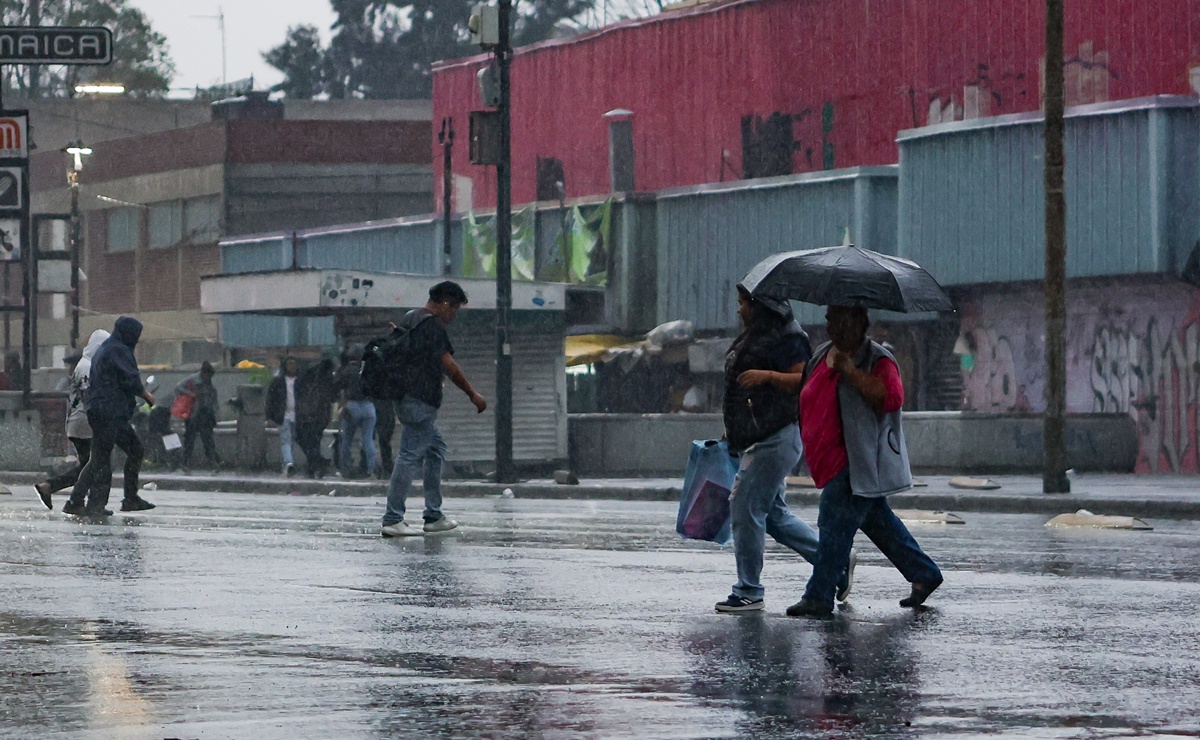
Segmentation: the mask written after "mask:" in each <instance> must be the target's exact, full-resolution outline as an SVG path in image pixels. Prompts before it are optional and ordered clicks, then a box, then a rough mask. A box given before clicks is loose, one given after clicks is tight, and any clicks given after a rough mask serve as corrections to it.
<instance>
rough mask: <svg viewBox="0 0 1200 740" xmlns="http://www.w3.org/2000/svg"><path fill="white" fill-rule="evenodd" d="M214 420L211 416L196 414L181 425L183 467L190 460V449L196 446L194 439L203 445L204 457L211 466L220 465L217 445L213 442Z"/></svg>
mask: <svg viewBox="0 0 1200 740" xmlns="http://www.w3.org/2000/svg"><path fill="white" fill-rule="evenodd" d="M215 427H216V419H213V418H212V414H203V413H201V414H197V415H194V416H192V418H190V419H188V420H187V421H185V422H184V423H183V465H184V467H187V464H188V462H189V461H190V460H191V459H192V448H193V447H195V446H196V437H199V438H200V444H202V445H204V456H205V457H207V458H208V461H209V462H210V463H212V464H213V465H220V464H221V458H220V457H218V456H217V445H216V444H215V443H214V442H213V428H215Z"/></svg>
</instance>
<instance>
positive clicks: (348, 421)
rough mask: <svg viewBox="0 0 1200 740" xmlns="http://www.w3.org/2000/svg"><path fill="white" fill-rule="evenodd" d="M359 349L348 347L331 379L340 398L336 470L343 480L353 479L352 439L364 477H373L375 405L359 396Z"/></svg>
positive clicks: (360, 366)
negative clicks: (357, 438)
mask: <svg viewBox="0 0 1200 740" xmlns="http://www.w3.org/2000/svg"><path fill="white" fill-rule="evenodd" d="M361 370H362V348H361V347H352V348H350V349H348V350H346V352H345V353H343V355H342V366H341V367H340V368H338V372H337V375H336V376H334V390H335V391H336V392H337V393H338V394H339V395H340V405H341V409H340V411H339V413H338V415H339V417H340V418H341V439H340V440H339V442H340V444H339V447H340V449H339V450H338V453H339V458H340V459H339V468H340V472H341V474H342V477H343V478H351V477H353V476H354V475H355V469H354V461H353V460H352V457H353V455H352V453H353V450H354V436H355V435H356V434H358V435H360V436H361V437H362V442H361V447H362V454H363V462H364V463H365V467H366V472H367V477H368V478H373V477H374V476H375V462H376V456H375V404H374V403H372V402H371V401H370V399H368V398H367V397H366V396H365V395H363V392H362V378H361V375H360V373H361Z"/></svg>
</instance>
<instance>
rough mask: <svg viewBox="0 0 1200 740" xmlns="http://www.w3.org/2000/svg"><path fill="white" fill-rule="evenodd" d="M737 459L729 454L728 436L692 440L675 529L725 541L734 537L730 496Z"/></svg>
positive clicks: (686, 534)
mask: <svg viewBox="0 0 1200 740" xmlns="http://www.w3.org/2000/svg"><path fill="white" fill-rule="evenodd" d="M736 474H737V461H735V460H734V459H733V458H732V457H730V455H729V445H728V444H727V443H726V442H725V440H721V441H717V440H714V439H707V440H706V439H698V440H696V441H694V442H692V452H691V454H690V455H689V456H688V466H687V474H686V475H685V476H684V478H683V492H682V494H681V495H680V497H679V516H678V517H677V518H676V519H675V531H676V532H678V533H679V534H680V536H682V537H684V538H685V539H689V540H708V541H709V542H716V543H717V544H719V545H724V544H725V543H726V542H729V540H730V538H731V537H732V534H733V533H732V525H731V523H730V519H729V496H730V495H731V494H732V492H733V478H734V476H735V475H736Z"/></svg>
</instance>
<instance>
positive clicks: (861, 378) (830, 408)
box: [787, 306, 942, 617]
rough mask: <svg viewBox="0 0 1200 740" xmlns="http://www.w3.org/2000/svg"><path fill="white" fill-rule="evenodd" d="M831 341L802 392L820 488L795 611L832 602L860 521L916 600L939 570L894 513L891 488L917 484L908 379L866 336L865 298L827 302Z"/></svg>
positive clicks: (825, 607)
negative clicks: (812, 549) (855, 303)
mask: <svg viewBox="0 0 1200 740" xmlns="http://www.w3.org/2000/svg"><path fill="white" fill-rule="evenodd" d="M825 321H826V326H827V327H828V330H829V339H830V341H829V342H827V343H825V344H823V345H821V346H820V347H818V348H817V351H816V353H815V355H814V357H813V359H812V362H811V364H810V366H809V368H808V370H807V372H806V373H805V379H804V382H803V388H802V390H801V391H800V429H801V432H802V435H803V439H804V448H805V452H806V455H807V457H808V467H809V470H810V471H811V472H812V476H813V480H814V481H815V482H816V484H817V485H818V486H819V487H821V488H822V489H823V490H822V492H821V504H820V511H819V513H818V518H817V527H818V529H819V530H820V533H821V539H820V546H819V548H818V553H817V562H816V565H815V567H814V568H813V573H812V577H811V578H809V580H808V586H807V587H806V588H805V590H804V596H803V598H801V599H800V601H798V602H796V603H795V604H793V605H792V606H790V607H788V609H787V613H788V615H789V616H793V617H795V616H823V615H826V614H830V613H831V612H832V611H833V596H834V589H835V582H836V578H837V574H838V573H839V572H840V571H841V569H843V568H844V567H845V566H846V562H847V559H848V557H849V554H850V548H851V545H852V543H853V542H854V534H855V532H856V531H857V530H859V529H861V530H862V531H863V533H864V534H866V535H867V537H869V538H870V539H871V541H872V542H874V543H875V546H876V547H878V548H879V550H880V552H882V553H883V554H884V556H886V557H887V559H888V560H890V561H891V562H892V565H894V566H896V568H897V570H899V571H900V573H901V575H903V576H904V578H905V579H906V580H907V581H908V582H909V583H910V584H911V586H912V590H911V592H910V593H909V595H908V596H907V597H906V598H904V599H902V600H901V601H900V606H903V607H910V606H919V605H921V604H922V603H924V602H925V600H926V599H927V598H929V595H930V594H931V593H933V591H934V590H935V589H936V588H937V587H938V586H940V585H941V584H942V573H941V571H940V570H939V569H938V567H937V565H936V564H935V563H934V562H933V560H932V559H931V558H930V557H929V556H928V555H926V554H925V552H924V551H922V550H921V547H920V545H918V544H917V541H916V540H915V539H913V536H912V534H911V533H910V532H909V531H908V528H907V527H905V526H904V523H903V522H901V521H900V519H899V518H898V517H897V516H896V515H895V514H894V513H893V512H892V509H891V507H890V506H889V505H888V502H887V496H889V495H891V494H893V493H897V492H899V491H904V490H907V489H908V488H911V487H912V473H911V471H910V470H909V465H908V449H907V448H906V447H905V444H904V431H903V428H902V427H901V423H900V421H901V414H900V409H901V407H903V405H904V385H903V383H902V382H901V380H900V369H899V367H898V366H897V365H896V358H895V357H893V356H892V354H891V352H888V351H887V350H886V349H884V347H883V346H882V345H880V344H878V343H876V342H873V341H871V340H869V339H867V328H868V327H869V326H870V320H869V318H868V316H867V310H866V309H865V308H862V307H846V306H830V307H829V308H828V309H827V311H826V314H825Z"/></svg>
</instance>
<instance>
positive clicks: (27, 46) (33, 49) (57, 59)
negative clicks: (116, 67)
mask: <svg viewBox="0 0 1200 740" xmlns="http://www.w3.org/2000/svg"><path fill="white" fill-rule="evenodd" d="M110 61H112V33H111V32H110V31H109V30H108V29H107V28H82V27H80V28H66V27H62V28H56V27H51V26H44V27H9V28H0V64H30V63H36V62H47V63H57V64H108V63H109V62H110Z"/></svg>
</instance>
